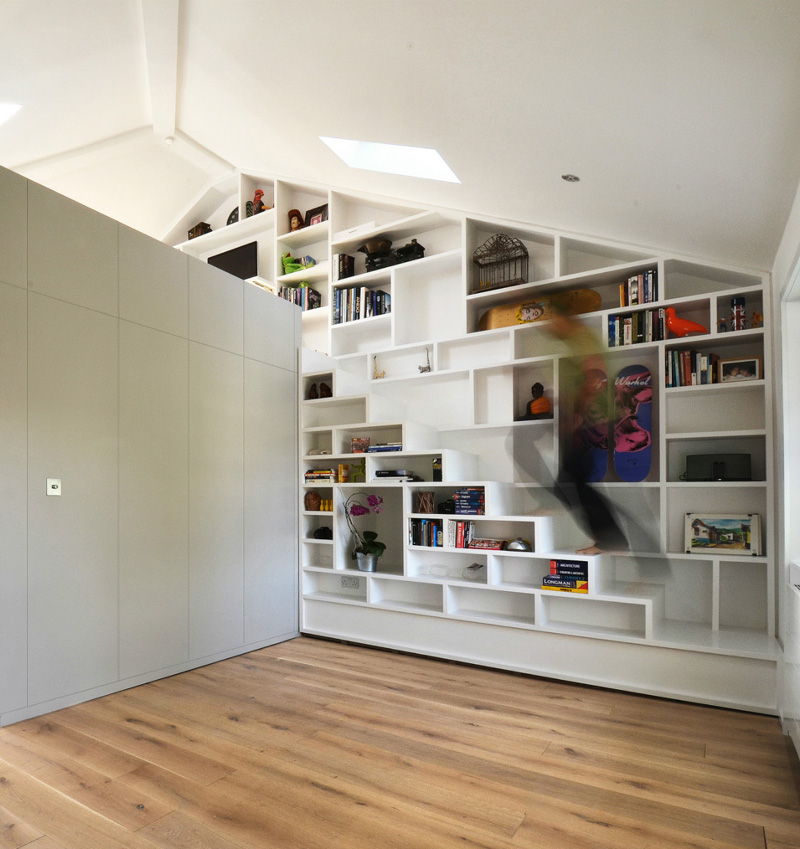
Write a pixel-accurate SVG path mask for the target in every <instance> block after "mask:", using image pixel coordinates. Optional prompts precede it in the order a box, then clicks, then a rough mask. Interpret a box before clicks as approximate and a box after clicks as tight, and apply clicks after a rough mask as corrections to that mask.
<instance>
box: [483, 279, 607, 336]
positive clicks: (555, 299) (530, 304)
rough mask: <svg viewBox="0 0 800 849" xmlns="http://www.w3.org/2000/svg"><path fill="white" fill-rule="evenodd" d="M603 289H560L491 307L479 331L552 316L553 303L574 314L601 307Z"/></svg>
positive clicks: (484, 315) (485, 314)
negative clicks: (601, 290) (540, 295)
mask: <svg viewBox="0 0 800 849" xmlns="http://www.w3.org/2000/svg"><path fill="white" fill-rule="evenodd" d="M602 300H603V299H602V298H601V297H600V293H599V292H595V291H594V289H573V290H571V291H569V292H557V293H554V294H552V295H543V296H542V297H541V298H538V299H536V298H531V299H529V300H527V301H518V302H517V303H514V304H505V305H503V306H499V307H492V308H491V309H489V310H487V311H486V312H485V313H484V314H483V315H482V316H481V319H480V322H479V323H478V329H479V330H494V329H495V328H497V327H511V326H513V325H515V324H529V323H530V322H532V321H543V320H544V319H547V318H550V310H551V305H552V304H554V303H557V304H559V305H563V308H565V309H566V310H567V311H568V312H569V314H570V315H578V314H579V313H584V312H591V311H592V310H599V309H600V306H601V304H602Z"/></svg>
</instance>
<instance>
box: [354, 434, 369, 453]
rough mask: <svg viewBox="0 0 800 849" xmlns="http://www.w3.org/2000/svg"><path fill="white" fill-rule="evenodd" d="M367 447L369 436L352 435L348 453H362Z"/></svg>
mask: <svg viewBox="0 0 800 849" xmlns="http://www.w3.org/2000/svg"><path fill="white" fill-rule="evenodd" d="M367 448H369V437H368V436H354V437H353V438H352V439H351V440H350V453H351V454H364V453H365V452H366V450H367Z"/></svg>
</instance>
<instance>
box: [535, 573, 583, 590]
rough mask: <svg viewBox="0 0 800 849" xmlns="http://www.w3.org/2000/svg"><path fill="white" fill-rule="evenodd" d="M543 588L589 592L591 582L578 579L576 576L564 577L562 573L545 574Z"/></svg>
mask: <svg viewBox="0 0 800 849" xmlns="http://www.w3.org/2000/svg"><path fill="white" fill-rule="evenodd" d="M542 589H543V590H558V591H560V592H570V593H586V594H588V592H589V582H588V581H581V580H576V579H574V578H562V577H561V576H560V575H545V576H544V577H543V578H542Z"/></svg>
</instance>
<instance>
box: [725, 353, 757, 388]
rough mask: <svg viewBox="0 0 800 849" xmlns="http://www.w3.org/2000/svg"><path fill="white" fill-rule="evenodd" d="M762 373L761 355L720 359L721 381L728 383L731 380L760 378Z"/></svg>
mask: <svg viewBox="0 0 800 849" xmlns="http://www.w3.org/2000/svg"><path fill="white" fill-rule="evenodd" d="M762 376H763V375H762V374H761V357H739V358H738V359H735V360H720V361H719V382H720V383H728V382H729V381H731V380H759V379H760V378H761V377H762Z"/></svg>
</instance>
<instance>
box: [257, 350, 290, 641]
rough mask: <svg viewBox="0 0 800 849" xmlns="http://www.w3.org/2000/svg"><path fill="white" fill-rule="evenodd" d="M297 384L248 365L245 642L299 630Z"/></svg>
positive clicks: (277, 371)
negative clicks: (297, 592)
mask: <svg viewBox="0 0 800 849" xmlns="http://www.w3.org/2000/svg"><path fill="white" fill-rule="evenodd" d="M296 417H297V380H296V376H295V373H294V372H293V371H292V372H290V371H286V370H284V369H280V368H275V367H274V366H269V365H265V364H264V363H258V362H255V361H253V360H246V361H245V457H246V458H247V459H246V463H245V642H246V643H251V642H256V641H258V640H266V639H269V638H271V637H276V636H280V635H281V634H286V633H288V632H290V631H295V630H296V629H297V599H296V586H297V474H298V471H297V461H296V457H297V426H296V425H297V420H296Z"/></svg>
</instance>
